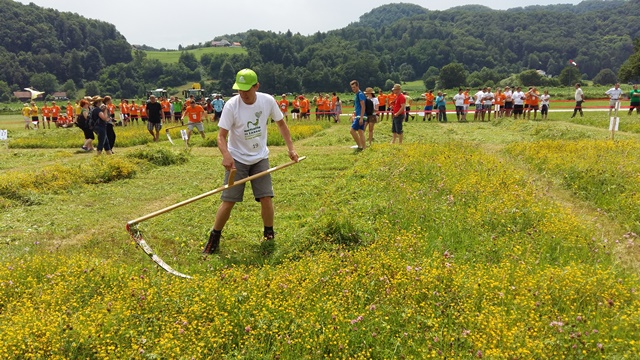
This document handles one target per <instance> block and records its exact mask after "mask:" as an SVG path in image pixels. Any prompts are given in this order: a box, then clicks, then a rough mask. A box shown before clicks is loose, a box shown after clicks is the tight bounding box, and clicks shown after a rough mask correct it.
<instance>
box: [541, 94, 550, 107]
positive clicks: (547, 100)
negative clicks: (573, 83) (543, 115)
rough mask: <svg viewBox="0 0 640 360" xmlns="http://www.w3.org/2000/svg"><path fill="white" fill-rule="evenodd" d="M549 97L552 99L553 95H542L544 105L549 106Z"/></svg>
mask: <svg viewBox="0 0 640 360" xmlns="http://www.w3.org/2000/svg"><path fill="white" fill-rule="evenodd" d="M549 99H551V95H544V94H543V95H542V96H540V100H542V105H547V106H549Z"/></svg>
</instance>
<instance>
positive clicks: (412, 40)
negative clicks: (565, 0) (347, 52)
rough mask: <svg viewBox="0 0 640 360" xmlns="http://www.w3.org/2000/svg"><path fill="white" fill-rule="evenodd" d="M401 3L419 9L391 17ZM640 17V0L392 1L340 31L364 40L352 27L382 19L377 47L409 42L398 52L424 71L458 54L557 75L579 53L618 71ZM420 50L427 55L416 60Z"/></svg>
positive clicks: (461, 58) (639, 32) (467, 61)
mask: <svg viewBox="0 0 640 360" xmlns="http://www.w3.org/2000/svg"><path fill="white" fill-rule="evenodd" d="M400 9H410V10H413V14H414V15H411V16H406V15H405V16H404V17H401V16H396V17H395V21H391V20H393V17H391V18H390V17H389V14H394V13H398V14H400V13H402V11H401V10H400ZM639 20H640V1H638V0H632V1H623V0H612V1H597V0H596V1H594V0H592V1H583V2H582V3H580V4H578V5H567V4H562V5H548V6H529V7H525V8H514V9H510V10H491V9H488V8H487V7H484V6H480V5H467V6H462V7H456V8H452V9H449V10H446V11H426V10H425V9H421V10H420V9H416V6H415V5H410V6H409V5H407V4H391V5H385V6H381V7H379V8H377V9H374V10H373V11H371V12H369V13H367V14H365V15H363V16H362V17H361V18H360V21H359V22H357V23H355V24H352V25H351V26H349V27H347V28H346V29H344V30H342V31H340V30H339V31H338V33H339V35H340V36H341V37H346V38H347V39H348V40H351V41H359V39H358V38H356V37H349V33H350V32H351V31H350V30H351V29H353V28H356V27H364V28H369V27H371V24H379V26H377V27H375V28H374V29H373V31H371V32H370V33H371V35H372V37H369V39H372V38H373V39H374V43H373V44H371V45H372V47H373V48H375V49H376V50H377V49H380V50H382V51H381V52H382V53H384V52H385V51H389V52H390V53H391V52H394V51H395V50H396V47H397V45H398V44H401V45H402V46H403V47H405V49H406V51H404V52H403V51H399V52H395V53H396V54H398V53H399V55H400V58H403V60H402V62H407V63H409V64H411V65H413V66H414V69H415V71H416V73H418V74H422V73H423V72H424V71H426V69H427V68H426V67H425V66H427V67H428V66H431V65H433V66H435V67H438V68H440V67H442V66H443V65H446V64H447V63H449V62H452V61H457V62H461V63H463V64H464V65H465V66H466V67H467V68H468V70H470V71H474V70H480V69H481V68H483V67H487V68H489V69H496V70H498V71H499V72H518V71H521V70H522V69H527V68H531V69H540V70H545V71H546V72H548V73H550V74H555V75H557V74H558V73H559V72H560V70H561V69H562V68H563V67H564V66H565V65H566V64H567V62H568V60H569V59H573V60H575V61H576V62H577V63H578V64H579V65H580V69H581V71H582V72H584V73H587V74H588V76H589V77H593V76H595V75H596V74H597V73H598V71H600V70H601V69H603V68H611V69H613V70H614V71H617V69H618V68H619V67H620V65H621V64H622V63H623V62H624V61H625V60H626V59H627V57H628V56H629V55H630V54H631V53H632V52H633V40H632V39H633V38H635V37H638V36H640V21H639ZM359 38H360V39H362V38H363V37H361V36H359ZM360 41H361V40H360ZM413 54H423V55H424V56H423V57H422V59H420V60H417V59H416V60H414V58H415V55H413Z"/></svg>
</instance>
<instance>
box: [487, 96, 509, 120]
mask: <svg viewBox="0 0 640 360" xmlns="http://www.w3.org/2000/svg"><path fill="white" fill-rule="evenodd" d="M505 99H506V96H505V95H504V93H503V92H502V89H500V88H497V89H496V94H495V96H494V98H493V118H494V119H497V118H498V116H499V117H502V113H503V112H504V100H505ZM489 120H491V119H489Z"/></svg>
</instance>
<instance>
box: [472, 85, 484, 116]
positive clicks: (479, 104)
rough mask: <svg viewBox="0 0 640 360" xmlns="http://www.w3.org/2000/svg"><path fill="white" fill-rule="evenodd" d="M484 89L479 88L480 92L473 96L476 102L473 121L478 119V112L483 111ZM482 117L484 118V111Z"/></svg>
mask: <svg viewBox="0 0 640 360" xmlns="http://www.w3.org/2000/svg"><path fill="white" fill-rule="evenodd" d="M484 90H485V89H478V92H477V93H476V94H475V95H474V96H473V97H474V99H475V104H476V111H475V113H474V114H473V121H477V120H478V114H480V113H482V99H484ZM482 118H484V113H483V114H482Z"/></svg>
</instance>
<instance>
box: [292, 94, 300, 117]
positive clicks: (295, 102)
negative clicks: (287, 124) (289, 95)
mask: <svg viewBox="0 0 640 360" xmlns="http://www.w3.org/2000/svg"><path fill="white" fill-rule="evenodd" d="M291 106H292V107H293V109H291V119H293V120H296V119H297V118H298V116H299V115H300V99H299V98H298V97H297V96H294V97H293V101H292V102H291Z"/></svg>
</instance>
